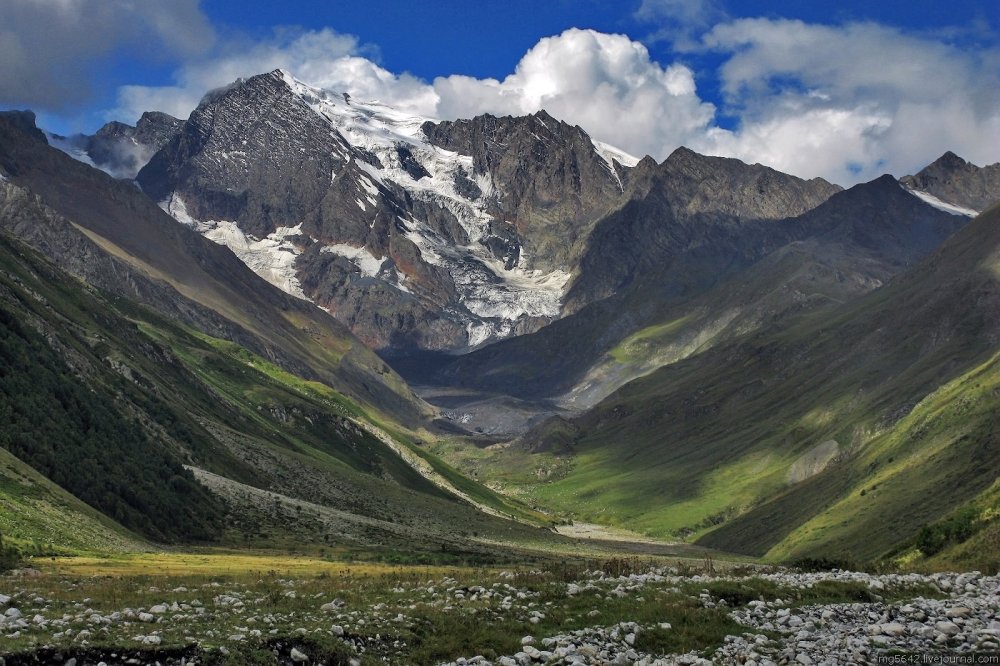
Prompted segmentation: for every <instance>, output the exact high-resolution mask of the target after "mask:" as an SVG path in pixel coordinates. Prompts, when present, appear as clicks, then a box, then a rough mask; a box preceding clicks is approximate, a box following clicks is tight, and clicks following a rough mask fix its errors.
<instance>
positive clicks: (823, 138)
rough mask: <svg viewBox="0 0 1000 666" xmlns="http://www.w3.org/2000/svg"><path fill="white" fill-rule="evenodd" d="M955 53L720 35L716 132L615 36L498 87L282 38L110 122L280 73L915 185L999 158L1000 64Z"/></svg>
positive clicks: (846, 177) (704, 46) (423, 108)
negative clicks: (928, 176) (935, 171)
mask: <svg viewBox="0 0 1000 666" xmlns="http://www.w3.org/2000/svg"><path fill="white" fill-rule="evenodd" d="M683 5H684V3H678V2H675V1H674V0H647V1H646V2H644V4H643V8H644V9H643V11H644V12H646V13H647V14H648V15H649V16H655V15H657V12H659V13H660V14H663V13H664V12H674V13H675V14H676V12H677V11H679V9H678V8H682V7H683ZM698 6H699V7H700V9H699V11H698V12H697V13H696V14H694V15H693V16H686V15H682V16H681V18H682V19H684V21H685V22H686V25H689V26H690V25H694V24H695V23H696V21H697V20H703V19H704V17H706V16H717V14H715V13H713V12H715V11H716V10H715V9H714V8H715V7H716V5H715V3H714V2H708V1H706V2H702V3H699V4H698ZM958 43H959V42H957V41H956V42H955V43H954V44H953V43H946V42H944V41H940V40H938V39H935V38H933V37H929V36H918V35H912V34H907V33H905V32H903V31H901V30H899V29H896V28H891V27H886V26H883V25H877V24H872V23H856V24H846V25H839V26H826V25H815V24H807V23H803V22H801V21H791V20H782V19H740V20H733V21H726V22H724V23H716V24H715V25H714V26H711V27H710V28H709V29H707V30H705V31H703V32H702V33H701V34H700V36H699V37H698V45H699V46H698V48H700V49H701V50H702V51H703V52H709V53H713V54H715V56H716V57H721V62H722V64H721V66H720V67H719V69H718V72H717V75H718V77H719V83H720V88H721V90H722V91H723V95H724V107H725V108H724V110H725V112H726V115H727V117H729V118H735V122H734V123H727V125H726V126H725V127H724V126H722V125H720V122H719V120H718V117H717V114H716V111H717V109H716V107H715V106H714V105H713V104H712V103H709V102H707V101H705V100H704V99H702V97H701V96H700V95H699V93H698V86H697V81H696V78H695V73H694V71H693V70H692V69H691V68H690V67H688V66H686V65H684V64H681V63H679V62H672V63H666V64H663V63H660V62H658V61H656V60H655V59H653V58H652V57H651V55H650V53H649V51H648V50H647V48H646V47H645V46H644V45H643V44H641V43H640V42H638V41H635V40H633V39H631V38H629V37H628V36H626V35H620V34H606V33H601V32H596V31H593V30H580V29H575V28H574V29H570V30H566V31H565V32H563V33H561V34H559V35H555V36H552V37H546V38H544V39H541V40H540V41H539V42H538V43H537V44H536V45H535V46H533V47H532V48H531V49H529V50H528V51H527V53H525V54H524V56H523V57H522V58H521V59H520V61H519V62H518V63H516V65H515V66H514V67H513V70H512V73H511V74H509V75H508V76H506V77H505V78H503V79H502V80H501V79H492V78H487V79H480V78H474V77H469V76H459V75H452V76H442V77H438V78H436V79H434V80H433V81H430V82H428V81H423V80H421V79H418V78H416V77H414V76H412V75H409V74H406V73H402V74H399V73H394V72H390V71H388V70H386V69H385V68H383V67H381V66H380V65H378V64H376V63H375V62H374V61H373V60H372V59H371V58H370V57H368V56H369V49H367V48H366V47H364V46H363V45H360V44H359V43H358V40H357V39H356V38H354V37H352V36H349V35H343V34H339V33H337V32H334V31H333V30H329V29H327V30H318V31H302V30H284V31H280V32H277V33H276V34H275V35H274V36H273V37H271V38H270V39H266V40H263V41H256V42H230V43H227V44H223V45H221V46H217V47H216V49H215V50H214V51H213V52H212V54H211V55H210V56H205V57H200V58H193V59H189V61H188V62H187V64H186V65H184V66H183V67H181V68H180V69H179V70H178V71H177V73H176V77H175V85H173V86H168V87H143V86H126V87H123V88H122V89H121V90H120V91H119V106H118V108H117V109H115V110H114V111H113V113H112V114H111V115H112V116H113V117H119V118H122V119H124V120H134V119H136V118H137V117H138V116H139V115H140V114H141V113H142V112H143V111H146V110H151V109H156V110H161V111H166V112H167V113H171V114H173V115H175V116H179V117H186V116H187V114H188V113H189V112H190V111H191V110H192V109H193V108H194V107H195V106H196V105H197V103H198V101H199V100H200V99H201V97H202V96H203V95H204V93H205V92H207V91H208V90H210V89H212V88H215V87H218V86H221V85H225V84H228V83H231V82H232V81H234V80H235V79H237V78H239V77H247V76H251V75H254V74H258V73H261V72H266V71H269V70H272V69H275V68H279V67H280V68H283V69H286V70H288V71H290V72H291V73H292V74H293V75H294V76H296V77H297V78H299V79H301V80H303V81H305V82H306V83H309V84H312V85H315V86H319V87H323V88H327V89H331V90H336V91H344V92H348V93H350V94H352V95H353V96H355V97H357V98H359V99H365V100H380V101H382V102H385V103H387V104H392V105H395V106H397V107H399V108H401V109H403V110H407V111H410V112H413V113H417V114H420V115H424V116H428V117H432V118H440V119H454V118H460V117H471V116H475V115H478V114H481V113H493V114H496V115H508V114H509V115H523V114H528V113H533V112H535V111H538V110H541V109H545V110H546V111H548V112H549V113H550V114H552V115H553V116H555V117H557V118H560V119H562V120H565V121H567V122H569V123H572V124H578V125H580V126H582V127H583V128H584V129H585V130H587V132H589V133H590V134H591V136H593V137H594V138H595V139H598V140H601V141H605V142H607V143H611V144H613V145H615V146H618V147H619V148H621V149H623V150H625V151H627V152H630V153H633V154H635V155H637V156H642V155H645V154H650V155H652V156H653V157H655V158H657V159H663V158H665V157H666V156H667V155H669V154H670V153H671V152H672V151H673V150H674V149H675V148H677V147H678V146H681V145H687V146H689V147H691V148H693V149H694V150H697V151H699V152H704V153H709V154H715V155H726V156H731V157H738V158H740V159H743V160H745V161H747V162H760V163H763V164H767V165H769V166H773V167H775V168H777V169H780V170H782V171H786V172H789V173H793V174H795V175H798V176H802V177H807V178H811V177H815V176H821V177H824V178H827V179H828V180H831V181H834V182H837V183H840V184H842V185H850V184H853V183H856V182H859V181H862V180H868V179H871V178H874V177H876V176H878V175H880V174H882V173H884V172H891V173H895V174H896V175H903V174H905V173H912V172H914V171H916V170H917V169H919V168H921V167H922V166H924V165H926V164H927V163H929V162H930V161H932V160H933V159H935V158H936V157H938V156H939V155H941V154H942V153H943V152H945V151H946V150H953V151H955V152H957V153H958V154H960V155H962V156H963V157H965V158H966V159H969V160H971V161H973V162H976V163H978V164H987V163H992V162H996V161H998V159H1000V54H998V53H997V52H996V51H995V50H993V51H991V50H988V49H979V50H975V49H973V48H965V47H961V46H957V45H956V44H958Z"/></svg>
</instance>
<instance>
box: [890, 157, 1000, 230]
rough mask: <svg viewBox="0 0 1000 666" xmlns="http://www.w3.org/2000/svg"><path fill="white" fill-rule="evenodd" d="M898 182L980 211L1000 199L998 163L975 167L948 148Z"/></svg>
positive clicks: (916, 191)
mask: <svg viewBox="0 0 1000 666" xmlns="http://www.w3.org/2000/svg"><path fill="white" fill-rule="evenodd" d="M900 182H901V183H902V184H903V186H904V187H906V188H907V189H909V190H912V191H914V192H915V193H926V194H929V195H931V196H932V197H935V198H936V199H939V200H940V201H942V202H944V203H946V204H951V205H952V206H958V207H960V208H965V209H968V211H969V212H970V213H972V214H975V213H979V212H982V211H984V210H986V209H987V208H989V207H990V206H991V205H993V204H994V203H996V202H997V201H998V200H1000V163H998V164H990V165H989V166H985V167H978V166H976V165H975V164H972V163H971V162H966V161H965V160H964V159H962V158H961V157H959V156H958V155H956V154H955V153H953V152H951V151H948V152H947V153H945V154H944V155H942V156H941V157H939V158H938V159H937V160H935V161H934V162H932V163H931V164H930V165H928V166H927V167H925V168H924V169H922V170H921V171H920V173H918V174H917V175H915V176H904V177H903V178H901V179H900Z"/></svg>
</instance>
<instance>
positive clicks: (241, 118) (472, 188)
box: [137, 71, 628, 351]
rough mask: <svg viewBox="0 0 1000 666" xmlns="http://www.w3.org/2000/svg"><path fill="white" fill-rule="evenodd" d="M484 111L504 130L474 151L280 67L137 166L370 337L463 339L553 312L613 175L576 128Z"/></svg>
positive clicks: (198, 224)
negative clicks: (490, 149)
mask: <svg viewBox="0 0 1000 666" xmlns="http://www.w3.org/2000/svg"><path fill="white" fill-rule="evenodd" d="M493 121H496V122H500V123H501V124H502V125H503V124H506V125H511V126H510V127H508V128H507V129H509V131H510V132H511V136H512V140H511V141H512V145H511V147H510V149H509V151H508V153H505V154H500V153H496V154H494V153H490V154H489V155H486V154H485V153H483V151H481V150H479V151H478V152H477V151H475V150H470V151H469V152H470V153H476V154H479V157H478V158H477V156H476V154H465V153H462V152H461V151H456V150H452V149H450V148H447V147H446V146H445V145H442V144H445V143H447V142H446V141H445V137H447V136H449V132H447V131H446V130H444V129H441V128H440V127H438V126H435V125H433V124H432V123H427V122H426V119H425V118H417V117H414V116H410V115H406V114H402V113H399V112H397V111H395V110H393V109H390V108H388V107H385V106H382V105H380V104H376V103H372V104H360V103H357V102H354V101H352V100H351V99H350V98H349V97H348V96H346V95H338V94H333V93H329V92H327V91H322V90H317V89H314V88H310V87H309V86H306V85H304V84H302V83H300V82H298V81H295V80H294V79H292V78H291V77H290V76H288V75H287V74H285V73H283V72H281V71H275V72H272V73H270V74H264V75H260V76H255V77H253V78H251V79H248V80H246V81H239V82H237V83H236V84H234V85H232V86H230V87H228V88H225V89H222V90H219V91H216V92H214V93H211V94H210V95H208V96H207V97H206V98H205V99H204V100H203V101H202V103H201V104H200V105H199V107H198V108H197V109H196V110H195V111H194V112H193V113H192V114H191V117H190V119H189V120H188V121H187V122H186V123H185V124H184V127H183V129H182V131H181V132H180V133H179V134H178V135H176V136H175V137H174V138H173V139H172V140H171V141H170V142H169V143H168V144H167V145H166V146H164V148H163V149H162V150H161V151H160V152H159V153H157V155H155V156H154V158H153V159H152V160H151V161H150V162H149V164H148V165H146V167H144V168H143V169H142V171H141V172H140V173H139V175H138V178H137V180H138V182H139V184H140V186H141V187H142V188H143V190H144V191H145V192H146V193H147V194H149V195H150V196H152V197H153V198H154V199H155V200H157V201H159V202H161V206H162V207H163V208H164V209H166V210H167V211H168V212H170V213H171V214H173V215H174V216H175V218H177V219H179V220H181V221H182V222H185V223H187V224H189V225H192V226H194V227H195V228H197V229H198V230H199V231H201V232H202V233H203V234H204V235H206V236H208V237H209V238H212V239H213V240H216V241H217V242H222V243H224V244H226V245H228V246H229V247H231V248H232V249H233V250H234V251H235V252H236V253H237V254H238V255H239V256H240V257H241V258H242V259H244V261H246V262H247V263H248V264H249V265H251V266H252V267H253V268H254V269H255V270H256V271H257V272H258V273H259V274H261V275H264V276H265V277H267V278H268V279H269V280H271V281H272V282H273V283H275V284H278V285H280V286H282V288H284V289H286V290H287V291H289V292H291V293H293V294H296V295H298V296H300V297H305V298H309V299H311V300H313V301H314V302H316V303H317V304H318V305H320V306H322V307H324V308H327V309H328V310H329V311H330V312H332V313H333V314H334V315H335V316H337V317H338V318H340V319H341V320H342V321H344V322H345V323H347V324H348V325H349V326H350V327H351V329H352V330H353V331H354V333H355V334H357V335H358V336H359V337H361V338H362V339H364V340H365V341H367V342H368V343H369V344H371V345H372V346H374V347H376V348H380V349H386V350H390V351H391V350H399V349H413V348H420V349H461V348H464V347H468V346H474V345H477V344H481V343H483V342H486V341H489V340H495V339H499V338H503V337H506V336H509V335H514V334H518V333H522V332H526V331H532V330H536V329H537V328H539V327H540V326H542V325H544V324H545V323H547V322H549V321H551V320H552V319H553V318H555V317H557V316H558V315H559V312H560V309H561V298H562V295H563V294H564V293H565V287H566V285H567V283H568V281H569V278H570V271H571V270H572V268H573V265H572V263H571V260H572V257H573V254H574V250H573V249H572V248H573V246H574V243H575V248H576V249H575V252H576V253H577V254H578V253H579V251H580V250H581V249H582V247H583V243H582V240H583V238H584V237H585V235H586V232H587V230H588V228H589V227H590V226H593V224H594V223H595V222H596V220H597V219H599V218H600V217H601V216H602V215H603V214H605V213H606V212H607V210H608V208H609V207H611V206H612V205H613V202H614V201H615V198H616V197H618V198H620V197H621V196H622V189H623V188H622V185H621V183H620V180H619V176H618V174H617V173H615V171H614V170H613V167H612V166H611V163H610V162H609V161H608V160H607V159H606V158H605V157H602V156H601V154H599V152H598V150H597V148H596V147H595V145H594V144H593V143H592V142H591V141H590V139H589V137H587V135H586V134H585V133H583V131H582V130H580V129H579V128H572V127H569V126H568V125H565V124H563V123H557V122H556V121H555V120H553V119H552V118H550V117H548V116H546V115H544V114H539V115H538V116H536V117H533V118H528V119H516V120H515V119H501V120H500V121H497V119H492V120H490V119H488V118H487V117H483V118H481V119H477V121H476V122H478V123H480V124H482V125H483V126H484V127H485V126H486V125H489V124H490V123H491V122H493ZM506 125H504V127H506ZM547 128H550V129H547ZM428 131H429V132H431V133H432V134H434V135H435V136H436V137H437V142H436V143H435V142H429V141H428V139H427V137H426V136H425V132H428ZM498 131H499V130H498ZM476 132H480V133H481V130H476ZM456 136H457V134H456ZM525 142H528V143H531V146H530V147H525V146H526V145H527V144H526V143H525ZM532 142H533V143H532ZM523 143H524V145H522V144H523ZM448 145H451V144H448ZM477 159H479V160H480V161H481V162H482V164H481V165H480V166H482V168H488V169H492V170H490V171H483V170H482V169H480V168H479V167H477ZM621 159H623V160H626V161H628V160H627V158H626V157H625V156H623V155H622V156H621ZM619 168H620V169H624V167H619ZM501 182H502V183H509V185H505V186H504V187H505V188H506V189H502V190H501V189H499V186H498V185H497V183H501ZM522 202H523V203H522ZM574 234H576V235H577V237H578V240H577V241H572V242H567V239H568V238H572V237H573V235H574Z"/></svg>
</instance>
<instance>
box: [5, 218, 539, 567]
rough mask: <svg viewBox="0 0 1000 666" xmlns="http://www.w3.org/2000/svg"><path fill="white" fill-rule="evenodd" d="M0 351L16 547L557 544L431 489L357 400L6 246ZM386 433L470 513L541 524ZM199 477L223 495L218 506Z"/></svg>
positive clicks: (9, 523) (456, 549)
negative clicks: (146, 542) (197, 541)
mask: <svg viewBox="0 0 1000 666" xmlns="http://www.w3.org/2000/svg"><path fill="white" fill-rule="evenodd" d="M0 333H2V334H0V342H2V343H3V344H2V345H0V350H2V352H3V353H0V361H2V363H0V367H2V368H3V373H2V377H0V390H4V391H5V393H4V400H3V402H2V403H0V418H2V419H3V420H2V423H3V427H0V448H3V449H6V450H4V452H3V453H4V456H5V460H8V459H9V461H10V465H11V469H13V470H15V471H16V472H17V474H16V475H15V474H14V472H10V473H9V474H4V475H2V476H3V478H2V479H0V532H2V533H4V534H5V535H7V536H8V537H11V538H13V539H15V540H16V541H17V542H19V543H27V542H31V541H33V540H41V542H43V543H46V544H51V546H53V547H56V548H61V549H69V550H88V549H93V548H95V547H97V546H95V545H94V544H95V543H96V544H99V542H100V540H101V539H102V538H106V539H107V542H108V547H109V548H131V547H135V544H136V543H137V542H136V539H135V538H134V537H130V536H129V535H128V533H127V532H125V531H124V530H123V529H122V528H121V527H120V526H119V525H118V524H116V523H115V521H114V520H112V518H113V519H117V521H119V522H120V523H124V524H127V525H130V526H133V527H134V528H135V529H137V530H138V531H140V532H142V533H143V534H145V535H146V536H148V537H150V538H152V539H154V540H160V541H162V540H170V541H190V540H191V539H193V538H202V539H209V540H210V541H212V542H214V543H221V544H231V545H240V546H246V545H250V546H255V547H282V548H289V547H291V548H306V549H309V548H312V549H315V548H317V547H324V548H330V547H337V548H349V549H352V550H363V551H368V550H371V549H375V550H376V551H384V550H385V549H392V550H399V551H402V552H413V551H425V552H427V551H430V552H434V553H438V552H440V551H441V550H442V549H444V550H445V551H447V552H449V553H463V552H465V553H470V552H471V553H477V552H478V553H480V554H486V553H489V552H491V551H493V550H495V546H494V545H489V544H495V543H498V542H506V543H511V544H515V543H523V542H538V543H544V542H545V541H547V540H548V541H551V540H552V539H553V538H554V537H553V536H552V535H550V534H549V533H548V532H546V531H545V530H539V529H537V528H533V527H529V526H526V525H523V524H520V523H512V522H511V521H507V520H502V519H500V518H497V517H493V516H490V515H487V514H484V513H482V512H481V511H479V510H477V509H476V508H474V507H473V506H471V505H470V504H468V503H466V502H465V501H461V500H460V499H459V498H457V497H456V496H455V495H453V494H452V493H451V492H450V491H448V490H447V489H442V488H441V487H439V486H438V485H437V484H435V483H433V482H432V481H430V480H428V478H426V477H425V475H423V474H421V473H419V472H418V471H417V470H416V469H414V467H412V466H411V465H409V464H407V463H406V462H405V461H404V460H403V459H402V458H401V457H400V456H399V455H397V453H396V452H395V451H394V450H393V449H392V448H391V447H390V446H389V445H388V444H387V443H385V442H384V441H383V440H382V439H381V438H380V437H378V436H375V434H373V432H374V431H373V430H372V429H371V427H370V426H366V425H365V419H366V418H367V417H368V410H367V408H366V407H364V406H361V405H359V404H358V403H357V402H356V401H355V400H353V399H352V398H350V397H347V396H345V395H344V394H342V393H339V392H337V391H335V390H334V389H332V388H331V387H330V386H328V385H326V384H324V383H322V382H318V381H315V380H307V379H303V378H301V377H299V376H297V375H294V374H292V373H289V372H288V371H286V370H284V369H283V368H281V367H280V366H278V365H276V364H275V363H273V362H271V361H268V360H266V359H264V358H262V357H260V356H258V355H256V354H254V353H252V352H250V351H248V350H247V349H246V348H244V347H241V346H239V345H237V344H235V343H232V342H229V341H226V340H221V339H218V338H214V337H211V336H208V335H205V334H203V333H201V332H198V331H196V330H193V329H191V328H188V327H187V326H185V325H182V324H179V323H177V322H175V321H171V320H169V319H167V318H165V317H163V316H161V315H159V314H157V313H154V312H152V311H150V310H148V309H146V308H145V307H143V306H140V305H137V304H135V303H133V302H130V301H128V300H126V299H122V298H118V297H115V296H110V295H107V294H103V293H101V292H99V291H97V290H94V289H92V288H89V287H87V285H85V284H84V283H81V282H80V281H78V280H77V279H75V278H72V277H70V276H68V275H66V274H64V273H62V272H61V271H59V270H58V269H57V268H55V267H54V266H52V265H51V264H50V263H49V262H48V261H46V260H45V259H44V258H43V257H41V256H39V255H38V254H36V253H35V252H34V251H32V250H31V249H29V248H28V247H26V246H25V245H23V244H21V243H20V242H18V241H15V240H13V239H10V238H9V237H7V236H5V235H3V234H0ZM381 423H382V425H383V426H386V428H391V429H393V431H394V433H395V434H396V439H397V440H398V441H400V442H401V444H402V445H403V446H406V445H409V446H411V447H413V449H414V450H416V451H419V452H420V454H421V455H422V456H423V457H425V458H426V459H427V461H428V463H429V465H430V466H431V467H432V468H434V469H436V470H437V472H438V473H439V474H440V475H441V476H443V477H445V478H446V479H447V480H448V481H449V482H450V484H451V485H452V486H453V487H456V488H458V489H459V490H460V491H462V492H463V493H464V494H465V495H466V496H469V497H471V498H473V499H474V500H475V501H478V502H480V503H482V504H486V505H488V506H490V507H492V508H493V509H494V510H495V511H496V512H498V513H500V514H505V515H513V516H516V517H518V518H521V519H523V520H530V521H534V522H536V523H544V517H542V516H541V515H539V514H535V513H532V512H530V511H527V510H526V509H524V508H523V507H520V506H518V505H517V504H515V503H512V502H510V501H508V500H506V499H504V498H502V497H501V496H499V495H496V494H495V493H493V492H492V491H489V490H488V489H486V488H484V487H482V486H480V485H479V484H478V483H476V482H474V481H472V480H471V479H467V478H465V477H463V476H461V475H460V474H458V473H457V472H456V471H455V470H453V469H451V468H450V467H448V466H447V465H445V464H444V463H443V462H441V461H439V460H438V459H437V458H436V457H434V456H433V455H432V454H429V453H425V452H423V451H420V449H419V447H418V446H417V444H416V443H415V442H414V441H413V435H411V434H409V433H408V431H406V430H405V429H403V428H401V427H399V426H397V425H394V424H392V423H391V422H389V421H382V422H381ZM119 431H120V432H122V433H124V434H125V435H127V439H125V440H122V439H119V438H117V433H118V432H119ZM109 433H110V434H109ZM126 441H127V447H124V448H123V446H124V443H125V442H126ZM8 451H10V452H11V453H8ZM15 455H16V456H17V457H15ZM18 458H20V459H18ZM26 463H30V464H31V465H33V466H34V467H35V468H37V470H39V471H41V472H44V474H45V475H46V476H47V477H49V478H51V479H55V480H57V481H58V482H59V484H60V485H61V486H62V487H63V488H65V489H67V490H69V491H71V492H72V493H74V494H75V495H76V496H77V497H78V498H80V499H82V500H84V501H86V502H87V503H88V504H89V505H90V506H87V505H85V504H84V503H83V502H81V501H79V500H74V501H69V500H68V496H67V494H66V493H65V492H64V491H62V490H61V489H59V488H57V487H56V486H55V484H53V483H51V482H46V483H45V484H44V485H39V484H40V483H41V476H40V475H39V474H38V473H37V472H31V468H30V467H28V465H27V464H26ZM27 474H33V475H34V476H32V478H33V479H34V481H32V483H31V484H27V483H26V482H24V481H23V479H25V478H28V477H27V476H26V475H27ZM148 474H152V478H153V479H154V483H153V485H152V486H150V487H147V485H144V484H146V481H145V479H147V478H148V477H147V475H148ZM172 476H175V477H177V478H173V479H172ZM195 477H197V478H198V479H199V481H204V480H205V479H208V478H212V479H219V481H217V482H215V483H214V484H210V485H211V488H212V490H213V493H212V494H210V493H208V492H207V491H206V490H205V488H204V487H203V485H201V484H200V483H196V482H195ZM10 479H15V480H14V481H10ZM17 479H20V480H17ZM94 490H99V492H93V491H94ZM42 491H44V492H42ZM39 493H41V494H39ZM262 498H269V499H267V501H266V504H265V503H263V502H262ZM199 502H201V503H200V504H199ZM91 507H93V508H91ZM199 507H200V508H199ZM94 509H97V510H99V511H101V512H103V513H104V514H105V515H106V516H108V517H104V516H103V515H101V514H99V513H98V511H95V510H94ZM198 511H201V513H198ZM192 512H194V513H192ZM202 514H204V515H202ZM197 516H202V517H203V518H204V520H201V521H199V520H197V519H196V517H197ZM331 516H333V518H331ZM206 521H208V522H206ZM67 525H77V527H76V528H74V529H67V528H66V526H67ZM196 528H198V529H199V530H200V531H198V532H197V533H195V529H196ZM63 532H65V534H64V536H58V535H60V534H63ZM53 535H56V536H53ZM102 535H103V536H102ZM385 552H388V551H385Z"/></svg>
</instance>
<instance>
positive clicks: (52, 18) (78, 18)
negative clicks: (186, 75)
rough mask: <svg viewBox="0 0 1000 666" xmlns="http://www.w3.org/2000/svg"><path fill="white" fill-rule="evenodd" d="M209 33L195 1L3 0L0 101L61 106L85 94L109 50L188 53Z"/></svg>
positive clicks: (142, 54)
mask: <svg viewBox="0 0 1000 666" xmlns="http://www.w3.org/2000/svg"><path fill="white" fill-rule="evenodd" d="M214 40H215V31H214V29H213V27H212V26H211V25H210V23H209V21H208V19H207V18H206V17H205V16H204V14H202V12H201V10H200V8H199V6H198V0H170V1H169V2H162V1H161V0H3V2H0V100H3V102H4V103H5V104H10V105H15V106H16V105H21V106H35V107H42V108H47V109H50V110H55V109H65V108H68V107H70V106H71V105H74V104H79V103H81V102H82V101H84V100H85V99H87V97H88V95H89V94H90V92H91V85H92V81H93V78H94V76H95V72H96V68H97V67H98V66H99V65H100V64H101V63H102V62H103V59H104V58H106V57H108V56H110V55H112V54H115V53H122V52H125V53H127V54H129V56H130V57H134V58H146V59H150V58H166V57H180V58H188V57H191V56H193V55H197V54H200V53H204V52H206V51H207V50H208V49H209V48H210V47H211V45H212V43H213V42H214ZM154 54H155V55H154Z"/></svg>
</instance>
